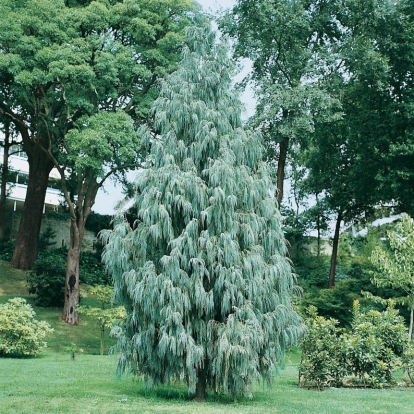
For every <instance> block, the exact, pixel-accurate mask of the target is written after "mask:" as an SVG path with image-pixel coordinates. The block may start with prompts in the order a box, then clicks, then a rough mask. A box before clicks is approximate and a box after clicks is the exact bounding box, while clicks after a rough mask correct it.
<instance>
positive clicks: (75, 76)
mask: <svg viewBox="0 0 414 414" xmlns="http://www.w3.org/2000/svg"><path fill="white" fill-rule="evenodd" d="M0 7H1V10H2V13H1V15H0V26H1V28H2V29H1V31H0V77H1V83H0V112H1V113H2V114H4V115H5V116H6V117H8V118H9V120H10V121H11V122H13V123H14V125H15V128H16V129H17V130H18V131H19V133H20V134H21V136H22V140H23V145H24V149H25V151H26V153H27V155H28V162H29V182H28V188H27V195H26V202H25V206H24V210H23V214H22V219H21V223H20V229H19V233H18V237H17V240H16V248H15V252H14V255H13V259H12V265H13V266H15V267H19V268H22V269H28V268H31V267H32V266H33V264H34V260H35V257H36V252H37V241H38V236H39V230H40V224H41V218H42V212H43V204H44V197H45V192H46V188H47V183H48V176H49V173H50V171H51V169H52V168H53V167H54V165H55V164H54V160H53V158H55V159H58V160H59V162H61V161H62V160H61V157H62V155H64V154H65V153H64V152H63V153H60V152H59V150H61V149H62V148H64V147H65V144H62V141H63V140H64V139H65V137H66V134H67V133H68V131H70V130H71V129H73V128H76V127H77V126H78V125H79V122H85V117H89V116H94V115H96V114H97V113H98V112H105V111H106V112H114V111H116V110H122V111H124V112H125V113H127V114H128V115H129V116H130V117H131V118H132V119H133V120H134V121H136V122H138V123H139V122H140V121H142V120H143V119H145V118H146V116H147V112H148V108H149V105H150V103H151V101H152V100H153V99H154V97H155V96H156V94H157V92H156V87H155V83H156V80H157V78H158V77H159V76H160V75H164V74H165V73H168V72H169V71H171V70H172V68H173V67H174V65H175V64H176V62H177V60H178V56H179V49H180V44H181V41H182V39H183V33H184V29H185V27H186V26H188V25H189V24H191V23H192V22H193V21H194V19H195V16H196V15H197V10H198V6H197V5H196V4H195V3H194V2H193V1H192V0H179V1H176V0H175V1H173V0H144V1H137V0H125V1H111V2H108V1H105V0H96V1H89V0H86V1H76V0H71V1H63V0H57V1H54V0H53V1H52V0H42V1H41V2H39V1H35V0H23V1H19V2H15V1H12V0H1V2H0ZM81 120H82V121H81ZM45 148H46V149H47V151H49V152H50V153H51V154H53V157H50V156H49V155H48V154H47V153H46V152H45ZM90 207H91V206H90Z"/></svg>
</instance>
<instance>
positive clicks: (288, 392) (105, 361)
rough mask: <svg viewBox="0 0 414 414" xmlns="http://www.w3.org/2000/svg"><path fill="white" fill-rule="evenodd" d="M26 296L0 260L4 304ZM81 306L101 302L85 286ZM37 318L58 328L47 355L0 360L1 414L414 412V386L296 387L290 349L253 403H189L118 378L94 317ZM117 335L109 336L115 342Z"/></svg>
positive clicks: (176, 390)
mask: <svg viewBox="0 0 414 414" xmlns="http://www.w3.org/2000/svg"><path fill="white" fill-rule="evenodd" d="M13 296H23V297H25V298H26V299H27V300H28V301H29V302H30V303H33V297H32V296H28V295H27V293H26V284H25V273H24V272H21V271H18V270H15V269H13V268H11V267H10V266H9V265H8V263H5V262H2V261H0V303H3V302H5V301H6V300H7V299H8V298H10V297H13ZM83 296H84V299H83V301H84V302H83V303H85V304H91V305H94V306H96V305H97V303H96V299H95V298H93V297H92V296H90V295H88V290H87V288H83ZM35 310H36V313H37V317H38V319H44V320H47V321H48V322H49V323H51V325H52V326H53V327H54V329H55V331H54V332H53V334H51V335H50V336H49V337H48V338H47V341H48V344H49V348H48V350H47V352H46V353H45V354H43V355H41V356H40V357H37V358H26V359H12V358H1V359H0V414H6V413H19V414H26V413H27V414H36V413H39V414H40V413H41V414H54V413H65V414H78V413H79V414H82V413H85V414H86V413H96V414H98V413H99V414H104V413H105V414H106V413H124V412H125V413H128V412H131V413H132V412H134V413H140V414H145V413H168V414H174V413H185V414H187V413H197V414H204V413H206V414H213V413H225V414H232V413H249V414H250V413H252V414H254V413H263V414H264V413H280V414H290V413H300V414H313V413H315V414H316V413H318V414H324V413H327V414H328V413H329V414H369V413H376V414H381V413H383V414H388V413H390V414H391V413H392V414H412V413H413V412H414V387H411V388H397V387H396V388H393V389H387V390H371V389H346V388H343V389H329V390H326V391H323V392H318V391H310V390H306V389H300V388H298V387H297V377H298V375H297V368H296V365H297V364H298V362H299V358H300V354H299V352H298V350H297V349H294V350H292V352H291V353H290V354H289V355H288V358H287V368H286V369H285V370H283V371H281V372H280V376H278V377H277V378H276V379H275V381H274V384H273V385H272V388H270V389H269V388H268V387H267V386H263V385H259V384H257V386H256V387H255V389H254V392H253V393H254V398H253V400H251V401H249V400H241V401H238V402H233V401H232V400H231V399H230V398H229V397H226V396H216V395H214V394H213V395H210V396H209V399H208V401H207V402H205V403H196V402H193V401H190V400H188V397H187V391H186V388H185V387H184V386H183V385H180V384H173V385H171V386H170V387H162V388H158V389H156V390H151V391H147V390H146V389H145V386H144V384H143V382H142V381H141V380H133V379H132V378H131V377H128V376H125V377H123V378H121V379H118V378H116V376H115V370H116V363H117V358H116V356H99V355H96V354H98V353H99V344H100V342H99V328H98V327H97V325H96V324H95V323H94V322H93V321H92V320H91V319H88V318H84V319H83V320H82V323H81V325H79V326H74V327H72V326H68V325H66V324H64V323H63V322H62V321H61V320H60V315H61V309H58V308H37V307H35ZM70 342H75V343H76V345H77V346H78V347H80V348H83V349H84V354H82V355H80V356H77V357H76V359H75V360H74V361H72V360H71V359H70V356H69V354H68V353H65V352H64V348H65V346H67V345H69V344H70ZM110 343H111V340H108V341H107V345H108V346H109V345H110Z"/></svg>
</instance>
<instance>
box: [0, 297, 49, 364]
mask: <svg viewBox="0 0 414 414" xmlns="http://www.w3.org/2000/svg"><path fill="white" fill-rule="evenodd" d="M34 316H35V312H34V310H33V308H32V307H31V306H30V305H29V304H27V303H26V300H25V299H23V298H13V299H9V300H8V302H7V303H5V304H3V305H0V355H7V356H24V355H37V354H39V353H40V352H41V351H42V349H43V348H45V347H46V346H47V344H46V342H44V341H43V339H44V338H45V336H46V335H47V334H49V333H51V332H52V331H53V329H52V328H51V326H50V325H49V324H48V323H47V322H44V321H37V320H36V319H35V318H34Z"/></svg>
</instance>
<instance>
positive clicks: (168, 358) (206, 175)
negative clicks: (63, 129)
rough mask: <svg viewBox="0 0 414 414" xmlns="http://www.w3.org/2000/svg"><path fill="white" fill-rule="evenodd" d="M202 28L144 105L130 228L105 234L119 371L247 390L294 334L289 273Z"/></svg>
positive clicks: (225, 81) (254, 154)
mask: <svg viewBox="0 0 414 414" xmlns="http://www.w3.org/2000/svg"><path fill="white" fill-rule="evenodd" d="M228 52H229V50H228V47H227V45H226V44H223V43H217V41H216V38H215V35H214V33H212V32H211V30H210V28H208V27H204V28H201V29H191V31H189V34H188V45H187V47H186V48H185V50H184V54H183V60H182V61H181V63H180V65H179V68H178V69H177V71H176V72H174V73H173V74H172V75H170V76H168V77H167V78H166V80H165V81H164V82H163V83H162V88H161V93H160V97H159V98H158V99H157V100H156V101H155V103H154V117H155V120H154V122H155V125H156V128H157V130H158V131H159V134H157V135H151V134H150V133H149V131H148V130H147V131H146V132H145V133H143V139H145V142H146V143H147V144H148V145H150V146H151V155H150V157H149V158H148V161H147V162H148V169H146V170H145V171H143V172H142V173H141V174H140V175H139V177H138V179H137V183H136V188H137V190H136V191H137V192H136V196H135V203H136V208H137V212H138V218H137V220H136V222H135V225H134V227H131V226H130V225H129V224H128V222H127V221H126V220H122V219H118V223H117V225H116V226H115V228H114V230H113V231H112V232H106V233H105V236H104V240H105V241H106V243H107V245H106V247H105V251H104V255H103V258H104V262H105V263H106V266H107V268H108V270H109V272H110V273H111V274H112V277H113V279H114V283H115V297H116V301H117V303H120V304H123V305H124V306H125V308H126V311H127V318H126V323H125V329H124V331H123V333H122V334H121V335H120V337H119V342H118V345H119V348H120V351H121V357H120V360H119V368H120V369H121V370H124V369H126V368H127V367H129V368H130V370H131V371H132V372H134V373H137V372H140V373H143V374H144V375H145V378H146V379H147V383H148V384H149V385H151V384H159V383H164V382H169V381H171V380H172V379H174V378H176V379H181V380H184V379H185V380H186V381H187V383H188V384H189V391H190V392H191V393H194V392H195V396H196V398H197V399H204V398H205V397H206V389H207V388H210V389H214V390H216V391H225V392H230V393H231V394H233V395H243V394H246V393H250V386H251V384H252V382H253V381H254V380H255V379H256V378H264V379H266V380H269V381H270V380H271V378H272V376H273V373H274V369H275V367H276V366H278V365H279V364H280V363H281V360H282V359H283V354H284V350H285V348H286V346H288V345H289V344H291V343H294V341H295V340H296V338H298V336H300V333H301V327H300V324H301V318H300V317H299V316H298V314H297V313H296V311H295V310H294V308H293V306H292V303H291V300H292V296H293V295H294V293H295V290H296V287H295V281H294V277H293V274H292V270H291V267H290V264H289V261H288V260H287V259H286V246H285V241H284V237H283V231H282V229H281V226H280V214H279V211H278V209H277V203H276V200H275V198H274V197H273V196H272V195H271V194H270V193H269V190H270V189H271V188H272V185H271V181H270V179H269V175H268V173H267V167H266V165H265V164H264V163H263V162H261V156H262V150H261V145H260V141H259V139H258V136H257V135H255V134H252V133H250V132H248V131H245V130H243V129H242V126H241V121H240V113H241V104H240V101H239V100H238V97H237V95H235V93H234V91H233V90H232V89H231V83H232V77H231V76H232V74H233V64H232V63H231V60H230V59H229V56H228Z"/></svg>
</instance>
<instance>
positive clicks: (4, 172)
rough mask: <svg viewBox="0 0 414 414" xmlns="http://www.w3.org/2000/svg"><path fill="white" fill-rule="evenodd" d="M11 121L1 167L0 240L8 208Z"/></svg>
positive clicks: (2, 236)
mask: <svg viewBox="0 0 414 414" xmlns="http://www.w3.org/2000/svg"><path fill="white" fill-rule="evenodd" d="M10 146H11V142H10V123H6V124H5V129H4V147H3V150H4V152H3V165H2V167H1V188H0V241H3V239H4V213H5V208H6V192H7V176H8V175H9V149H10Z"/></svg>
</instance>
